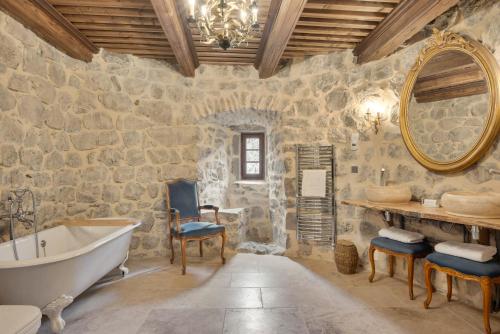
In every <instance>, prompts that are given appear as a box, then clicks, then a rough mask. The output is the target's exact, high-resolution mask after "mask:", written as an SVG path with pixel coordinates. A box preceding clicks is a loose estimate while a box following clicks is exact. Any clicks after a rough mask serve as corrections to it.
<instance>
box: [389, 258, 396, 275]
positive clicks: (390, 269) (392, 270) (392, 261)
mask: <svg viewBox="0 0 500 334" xmlns="http://www.w3.org/2000/svg"><path fill="white" fill-rule="evenodd" d="M394 260H395V256H394V255H389V276H390V277H394Z"/></svg>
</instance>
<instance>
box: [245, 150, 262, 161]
mask: <svg viewBox="0 0 500 334" xmlns="http://www.w3.org/2000/svg"><path fill="white" fill-rule="evenodd" d="M247 161H254V162H258V161H260V152H259V151H247Z"/></svg>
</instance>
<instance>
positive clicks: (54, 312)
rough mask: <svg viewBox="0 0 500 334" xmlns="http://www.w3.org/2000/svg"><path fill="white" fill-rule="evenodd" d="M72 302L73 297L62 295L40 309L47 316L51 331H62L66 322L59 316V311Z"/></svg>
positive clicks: (57, 333) (57, 332)
mask: <svg viewBox="0 0 500 334" xmlns="http://www.w3.org/2000/svg"><path fill="white" fill-rule="evenodd" d="M72 302H73V297H71V296H66V295H62V296H61V297H59V298H57V299H56V300H54V301H52V302H51V303H49V304H48V305H47V306H45V307H44V308H43V309H42V313H43V314H45V315H46V316H47V317H49V320H50V328H51V329H52V332H54V333H56V334H59V333H62V331H63V329H64V326H66V322H65V321H64V319H63V318H62V317H61V313H62V311H63V310H64V309H65V308H66V307H67V306H68V305H69V304H71V303H72Z"/></svg>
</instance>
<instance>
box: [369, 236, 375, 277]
mask: <svg viewBox="0 0 500 334" xmlns="http://www.w3.org/2000/svg"><path fill="white" fill-rule="evenodd" d="M374 254H375V247H373V246H372V245H370V249H369V250H368V257H369V259H370V267H371V269H372V272H371V274H370V276H369V277H368V281H370V283H371V282H373V278H374V277H375V257H374Z"/></svg>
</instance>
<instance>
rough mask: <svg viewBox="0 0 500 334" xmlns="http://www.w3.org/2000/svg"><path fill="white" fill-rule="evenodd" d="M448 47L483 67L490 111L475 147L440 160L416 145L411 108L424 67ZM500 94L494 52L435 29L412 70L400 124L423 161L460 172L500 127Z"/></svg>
mask: <svg viewBox="0 0 500 334" xmlns="http://www.w3.org/2000/svg"><path fill="white" fill-rule="evenodd" d="M447 51H460V52H463V53H466V54H468V55H469V56H471V57H472V58H473V59H474V61H475V62H476V63H477V64H478V65H479V66H480V67H481V69H482V71H483V73H484V75H485V78H486V81H487V85H488V93H489V113H488V119H487V120H486V123H485V127H484V130H483V132H482V134H481V136H480V137H479V139H478V140H477V141H476V142H475V143H474V145H473V146H472V149H471V150H470V151H469V152H467V153H466V154H464V155H462V156H461V157H459V158H458V159H456V160H454V161H449V162H440V161H436V160H433V159H431V158H430V157H428V156H427V155H425V154H424V153H423V152H422V151H421V150H420V149H419V148H418V146H417V145H416V143H415V141H414V139H413V138H412V136H411V134H410V126H409V117H408V116H409V115H408V112H409V110H408V108H409V105H410V101H411V98H412V93H413V87H414V85H415V82H416V80H417V77H418V74H419V73H420V71H421V70H422V69H423V67H424V66H425V64H427V63H428V62H429V61H430V60H431V59H432V58H433V57H434V56H436V55H438V54H440V53H443V52H447ZM499 97H500V68H499V66H498V64H497V62H496V60H495V58H494V56H493V55H492V54H491V52H490V51H489V50H488V49H487V48H486V47H485V46H483V45H482V44H481V43H479V42H476V41H474V40H469V39H467V38H465V37H463V36H460V35H458V34H455V33H451V32H446V31H438V30H434V34H433V36H432V37H431V38H430V40H429V41H428V42H427V43H426V45H425V47H424V48H423V49H422V50H421V51H420V53H419V56H418V58H417V61H416V62H415V64H414V65H413V67H412V68H411V70H410V72H409V73H408V76H407V77H406V82H405V84H404V86H403V91H402V93H401V103H400V128H401V134H402V136H403V140H404V142H405V144H406V147H407V148H408V150H409V151H410V153H411V155H412V156H413V157H414V158H415V159H416V160H417V161H418V162H419V163H420V164H421V165H423V166H424V167H426V168H427V169H430V170H432V171H435V172H443V173H445V172H447V173H451V172H458V171H461V170H463V169H465V168H467V167H469V166H471V165H472V164H474V163H475V162H477V161H478V160H479V159H481V158H482V157H483V156H484V155H485V154H486V152H487V151H488V149H489V148H490V147H491V145H492V144H493V142H494V140H495V138H496V136H497V133H498V131H499V129H500V102H499Z"/></svg>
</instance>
